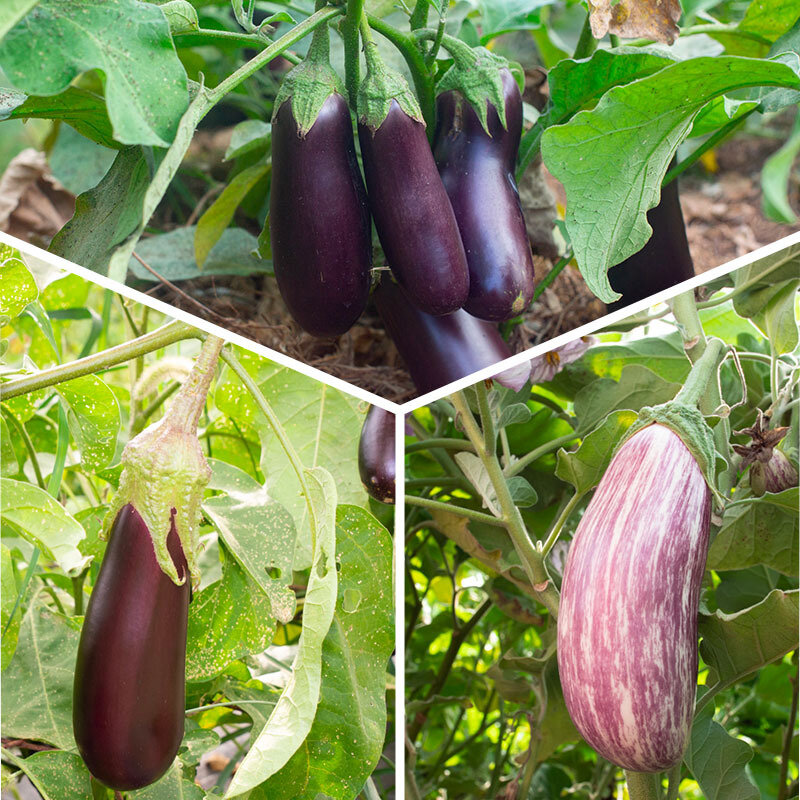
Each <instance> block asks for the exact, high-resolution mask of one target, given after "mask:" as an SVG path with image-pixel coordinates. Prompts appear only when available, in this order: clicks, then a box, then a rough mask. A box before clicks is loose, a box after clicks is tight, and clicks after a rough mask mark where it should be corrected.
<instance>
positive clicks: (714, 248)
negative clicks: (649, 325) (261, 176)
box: [0, 131, 800, 402]
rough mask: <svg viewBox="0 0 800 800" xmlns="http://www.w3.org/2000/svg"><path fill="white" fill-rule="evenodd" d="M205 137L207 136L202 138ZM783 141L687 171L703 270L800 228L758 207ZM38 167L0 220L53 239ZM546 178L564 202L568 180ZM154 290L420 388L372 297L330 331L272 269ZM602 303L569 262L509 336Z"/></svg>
mask: <svg viewBox="0 0 800 800" xmlns="http://www.w3.org/2000/svg"><path fill="white" fill-rule="evenodd" d="M201 137H206V138H205V139H203V140H202V141H200V138H201ZM195 138H196V139H198V141H197V142H194V143H193V145H192V150H193V151H194V153H195V154H202V155H201V156H200V158H199V160H200V161H202V162H207V163H208V164H213V163H217V164H219V163H220V161H221V158H219V159H218V158H215V156H214V153H215V152H218V151H221V150H224V146H225V142H226V139H227V137H226V136H225V135H224V134H222V135H220V132H205V131H199V132H198V133H197V134H196V137H195ZM779 146H780V142H778V141H776V140H774V139H767V138H761V137H749V136H744V135H742V136H739V137H737V138H735V139H733V140H731V141H729V142H727V143H725V144H723V145H722V146H721V147H720V148H718V149H717V150H716V151H715V153H714V156H715V161H716V165H714V164H713V163H712V168H713V167H714V166H715V167H716V168H715V171H714V172H707V171H706V170H705V168H703V167H699V166H696V167H694V168H693V169H692V170H691V171H689V172H687V173H686V174H685V175H684V176H682V177H681V184H680V187H681V204H682V207H683V212H684V217H685V219H686V226H687V234H688V239H689V244H690V248H691V251H692V256H693V259H694V264H695V271H696V272H697V273H702V272H705V271H706V270H708V269H710V268H712V267H715V266H718V265H719V264H723V263H725V262H727V261H729V260H731V259H732V258H736V257H737V256H741V255H745V254H746V253H749V252H751V251H752V250H754V249H756V248H758V247H760V246H763V245H765V244H769V243H770V242H773V241H776V240H777V239H780V238H782V237H784V236H787V235H788V234H790V233H793V232H794V231H797V230H800V225H782V224H779V223H775V222H771V221H769V220H766V219H765V218H764V216H763V213H762V210H761V189H760V171H761V165H763V163H764V160H765V159H766V158H767V157H768V156H769V155H770V154H771V153H772V152H774V151H775V150H776V149H777V148H778V147H779ZM37 166H38V164H37ZM707 166H708V162H706V167H707ZM31 174H32V176H33V177H32V178H31V183H30V190H29V191H27V192H26V191H21V190H20V188H19V185H18V183H19V181H18V182H17V185H16V186H15V194H16V195H17V197H16V198H15V199H16V203H17V205H16V207H15V208H14V209H13V211H11V213H9V214H8V215H7V216H6V217H5V220H3V221H0V229H3V230H7V231H8V232H9V233H11V234H12V235H15V236H18V237H19V238H22V239H24V240H26V241H31V242H32V243H34V244H37V245H39V246H45V247H46V246H47V242H48V240H49V238H51V237H52V236H53V235H54V234H55V232H56V231H57V230H58V229H59V227H60V226H61V225H62V224H63V223H64V222H66V220H67V219H68V218H69V216H70V214H71V211H70V210H69V209H65V205H64V202H63V196H62V194H60V193H59V194H58V195H57V198H58V199H57V202H54V201H53V200H52V199H51V198H52V197H53V196H54V188H53V179H52V177H49V176H47V175H46V174H43V173H42V172H41V171H39V172H35V173H31ZM547 178H548V185H549V186H550V188H551V190H552V192H553V194H554V196H555V199H556V201H557V202H559V204H560V205H562V207H563V204H564V197H563V190H562V187H561V186H560V185H558V183H557V182H556V181H555V180H554V179H552V178H550V177H549V176H547ZM0 185H1V184H0ZM57 188H58V187H56V189H57ZM793 191H794V197H793V198H792V202H793V205H794V207H795V208H796V209H797V208H800V198H799V197H798V187H797V186H796V185H794V187H793ZM45 201H46V202H45ZM43 203H44V207H43V206H42V204H43ZM162 223H164V224H163V225H162ZM158 224H159V226H160V227H162V228H163V229H168V228H169V227H174V223H173V225H172V226H170V225H169V224H168V222H167V221H166V220H159V223H158ZM551 265H552V262H551V260H549V259H547V258H544V257H537V258H536V273H537V279H538V280H541V279H542V278H543V277H544V276H545V275H546V274H547V272H548V271H549V269H550V267H551ZM149 294H151V295H152V296H154V297H158V298H159V299H161V300H164V301H166V302H168V303H171V304H172V305H174V306H176V307H178V308H182V309H184V310H186V311H188V312H190V313H193V314H196V315H200V316H203V317H205V318H207V319H209V320H210V321H212V322H215V323H217V324H219V325H222V326H223V327H225V328H227V329H229V330H232V331H235V332H237V333H240V334H242V335H244V336H247V337H249V338H250V339H253V340H255V341H257V342H259V343H261V344H263V345H265V346H266V347H269V348H272V349H274V350H278V351H280V352H282V353H285V354H286V355H289V356H291V357H293V358H296V359H298V360H301V361H304V362H305V363H307V364H309V365H311V366H314V367H316V368H318V369H320V370H323V371H324V372H326V373H328V374H330V375H334V376H336V377H338V378H341V379H343V380H346V381H348V382H349V383H352V384H354V385H356V386H359V387H361V388H362V389H366V390H368V391H371V392H374V393H375V394H378V395H380V396H382V397H385V398H387V399H390V400H394V401H396V402H404V401H406V400H409V399H411V398H413V397H414V396H415V394H416V391H415V389H414V385H413V383H412V382H411V380H410V378H409V377H408V374H407V372H406V370H405V368H404V366H403V364H402V360H401V359H400V357H399V355H398V353H397V351H396V349H395V347H394V345H393V344H392V342H391V341H390V340H389V339H388V337H387V335H386V333H385V331H384V329H383V325H382V323H381V321H380V318H379V317H378V315H377V313H376V311H375V309H374V308H373V307H372V306H370V307H368V308H367V310H366V312H365V313H364V314H363V316H362V317H361V319H360V320H359V323H358V324H357V325H355V326H354V327H353V328H352V329H351V330H350V331H349V332H348V333H346V334H344V335H343V336H341V337H339V338H338V339H336V340H334V341H327V340H320V339H316V338H314V337H312V336H309V335H308V334H306V333H304V332H303V331H302V330H300V328H299V327H298V326H297V325H296V324H295V323H294V322H293V320H292V319H291V318H290V317H289V315H288V313H287V312H286V310H285V307H284V305H283V302H282V300H281V298H280V295H279V293H278V289H277V284H276V282H275V279H274V278H271V277H268V276H267V277H263V276H259V277H254V278H240V277H235V278H226V279H219V278H217V279H214V278H211V277H209V278H202V279H199V280H193V281H186V282H183V283H181V285H180V286H174V285H171V284H170V285H167V284H159V285H156V286H154V287H152V288H151V289H150V290H149ZM254 300H255V302H254ZM604 313H605V306H604V305H603V303H601V302H600V301H599V300H597V298H595V297H594V296H593V295H592V294H591V292H590V291H589V290H588V288H587V287H586V285H585V283H584V282H583V279H582V278H581V276H580V274H579V273H578V271H577V270H576V269H574V268H573V267H571V266H569V267H567V268H566V269H565V270H564V271H563V272H562V273H561V274H560V275H559V276H558V277H557V278H556V280H555V281H554V282H553V284H552V285H551V286H550V287H548V288H547V289H546V290H545V291H544V293H543V294H542V296H541V297H540V298H539V299H538V300H537V302H536V303H534V305H533V306H532V307H531V308H530V309H529V311H528V312H527V314H526V315H525V317H524V319H523V322H522V324H521V325H519V326H517V327H516V328H515V329H514V330H513V332H512V334H511V337H510V341H509V344H510V346H511V348H512V350H513V351H514V352H521V351H522V350H524V349H525V348H527V347H531V346H533V345H535V344H538V343H540V342H542V341H546V340H547V339H551V338H553V337H554V336H557V335H559V334H561V333H565V332H567V331H569V330H572V329H574V328H576V327H578V326H580V325H583V324H585V323H587V322H590V321H592V320H594V319H597V318H598V317H600V316H602V315H603V314H604Z"/></svg>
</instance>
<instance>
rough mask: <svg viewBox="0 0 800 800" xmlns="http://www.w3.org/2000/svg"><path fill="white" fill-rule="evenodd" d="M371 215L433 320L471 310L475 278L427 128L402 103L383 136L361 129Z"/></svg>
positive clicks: (415, 298)
mask: <svg viewBox="0 0 800 800" xmlns="http://www.w3.org/2000/svg"><path fill="white" fill-rule="evenodd" d="M358 138H359V141H360V142H361V155H362V158H363V162H364V175H365V176H366V179H367V193H368V195H369V204H370V209H371V210H372V216H373V218H374V219H375V227H376V229H377V231H378V237H379V238H380V241H381V245H382V246H383V250H384V252H385V254H386V258H387V260H388V262H389V264H390V265H391V268H392V272H393V273H394V275H395V276H396V277H397V280H398V281H399V282H400V284H401V285H402V286H403V288H404V289H405V290H406V292H407V293H408V297H409V298H410V299H411V301H412V302H413V303H414V304H415V305H416V306H417V307H418V308H420V309H422V310H423V311H425V312H426V313H428V314H434V315H439V314H449V313H451V312H453V311H455V310H457V309H459V308H461V306H463V305H464V303H465V302H466V300H467V294H468V292H469V272H468V269H467V259H466V255H465V254H464V246H463V244H462V243H461V236H460V234H459V232H458V224H457V223H456V218H455V216H454V214H453V208H452V206H451V205H450V200H449V199H448V197H447V192H446V191H445V188H444V186H443V185H442V179H441V178H440V177H439V173H438V172H437V170H436V163H435V162H434V160H433V154H432V153H431V149H430V146H429V145H428V139H427V136H426V135H425V126H424V125H423V124H422V123H421V122H418V121H417V120H415V119H413V118H412V117H410V116H408V114H406V113H405V111H403V109H402V108H401V106H400V104H399V103H398V102H397V101H396V100H392V102H391V105H390V107H389V113H388V114H387V115H386V118H385V119H384V120H383V122H381V124H380V126H379V127H378V128H377V129H376V130H372V129H371V128H370V127H369V126H368V125H366V124H365V123H364V122H359V125H358Z"/></svg>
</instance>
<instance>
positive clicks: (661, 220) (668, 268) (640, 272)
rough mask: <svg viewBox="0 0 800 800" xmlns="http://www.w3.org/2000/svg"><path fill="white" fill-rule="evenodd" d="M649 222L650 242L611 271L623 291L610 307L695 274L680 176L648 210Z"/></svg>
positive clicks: (615, 286)
mask: <svg viewBox="0 0 800 800" xmlns="http://www.w3.org/2000/svg"><path fill="white" fill-rule="evenodd" d="M674 163H675V162H674V161H673V162H672V164H671V165H670V166H673V165H674ZM647 222H648V223H649V225H650V227H651V228H652V229H653V234H652V235H651V236H650V238H649V239H648V241H647V244H645V246H644V247H643V248H642V249H641V250H639V252H638V253H634V254H633V255H632V256H629V257H628V258H626V259H625V260H624V261H622V262H620V263H619V264H617V265H616V266H614V267H611V269H610V270H609V271H608V280H609V282H610V283H611V287H612V288H613V289H614V291H615V292H619V293H620V294H621V295H622V297H621V298H620V299H619V300H616V301H615V302H613V303H608V304H607V307H608V310H609V311H616V310H617V309H618V308H624V307H625V306H627V305H630V304H631V303H635V302H636V301H637V300H644V299H645V298H646V297H650V296H651V295H654V294H655V293H656V292H660V291H663V290H664V289H669V288H670V287H671V286H675V284H677V283H681V282H682V281H686V280H689V278H693V277H694V264H693V262H692V254H691V253H690V252H689V242H688V240H687V238H686V226H685V224H684V221H683V212H682V211H681V199H680V195H679V194H678V181H677V180H674V181H672V182H670V183H668V184H667V185H666V186H665V187H664V188H663V189H662V190H661V201H660V202H659V204H658V205H657V206H655V207H654V208H651V209H650V210H649V211H648V212H647Z"/></svg>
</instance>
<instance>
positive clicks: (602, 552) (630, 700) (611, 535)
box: [558, 424, 711, 772]
mask: <svg viewBox="0 0 800 800" xmlns="http://www.w3.org/2000/svg"><path fill="white" fill-rule="evenodd" d="M710 515H711V495H710V491H709V489H708V485H707V484H706V481H705V478H704V477H703V474H702V472H701V470H700V467H699V466H698V464H697V462H696V461H695V459H694V457H693V456H692V454H691V453H690V452H689V450H688V449H687V447H686V445H684V443H683V442H682V441H681V439H680V437H679V436H678V435H677V434H676V433H674V432H673V431H672V430H671V429H670V428H667V427H665V426H663V425H659V424H654V425H649V426H648V427H646V428H643V429H642V430H640V431H639V432H638V433H635V434H634V435H633V436H632V437H631V438H630V439H629V440H628V441H627V442H625V443H624V444H623V445H622V447H621V448H620V449H619V451H618V452H617V454H616V455H615V456H614V458H613V459H612V461H611V463H610V465H609V467H608V469H607V470H606V472H605V474H604V475H603V478H602V480H601V481H600V484H599V486H598V487H597V489H596V491H595V494H594V497H593V498H592V500H591V502H590V503H589V506H588V507H587V509H586V512H585V513H584V515H583V518H582V519H581V521H580V524H579V525H578V530H577V531H576V533H575V538H574V541H573V543H572V547H571V548H570V552H569V555H568V557H567V564H566V568H565V572H564V581H563V584H562V589H561V607H560V610H559V615H558V668H559V673H560V676H561V685H562V687H563V689H564V698H565V700H566V703H567V709H568V710H569V713H570V716H571V717H572V721H573V722H574V723H575V725H576V727H577V728H578V730H579V731H580V732H581V734H582V736H583V737H584V739H586V741H587V742H588V743H589V744H590V745H591V746H592V747H594V748H595V750H597V752H598V753H600V754H601V755H602V756H604V757H605V758H607V759H608V760H609V761H611V762H613V763H614V764H618V765H619V766H621V767H624V768H625V769H628V770H632V771H635V772H660V771H662V770H665V769H668V768H669V767H671V766H672V765H674V764H676V763H678V762H679V761H680V760H681V758H682V756H683V751H684V748H685V746H686V741H687V737H688V735H689V730H690V727H691V721H692V712H693V708H694V698H695V686H696V682H697V610H698V605H699V600H700V583H701V580H702V577H703V571H704V568H705V560H706V551H707V548H708V528H709V521H710Z"/></svg>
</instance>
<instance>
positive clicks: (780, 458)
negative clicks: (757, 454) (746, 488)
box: [750, 449, 798, 496]
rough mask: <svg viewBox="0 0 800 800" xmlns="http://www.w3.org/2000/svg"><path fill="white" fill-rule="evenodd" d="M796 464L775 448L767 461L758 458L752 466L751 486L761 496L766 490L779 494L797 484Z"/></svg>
mask: <svg viewBox="0 0 800 800" xmlns="http://www.w3.org/2000/svg"><path fill="white" fill-rule="evenodd" d="M797 483H798V475H797V470H796V469H795V468H794V464H792V462H791V461H789V459H788V458H787V457H786V455H785V454H784V453H782V452H781V451H780V450H778V449H773V450H772V451H771V455H770V456H769V459H768V460H767V461H759V460H756V461H754V462H753V464H752V466H751V467H750V487H751V488H752V490H753V493H754V494H756V495H758V496H761V495H762V494H764V492H771V493H773V494H777V493H778V492H782V491H784V490H785V489H791V488H792V487H793V486H797Z"/></svg>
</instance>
